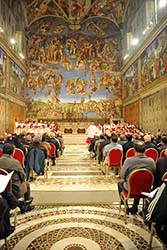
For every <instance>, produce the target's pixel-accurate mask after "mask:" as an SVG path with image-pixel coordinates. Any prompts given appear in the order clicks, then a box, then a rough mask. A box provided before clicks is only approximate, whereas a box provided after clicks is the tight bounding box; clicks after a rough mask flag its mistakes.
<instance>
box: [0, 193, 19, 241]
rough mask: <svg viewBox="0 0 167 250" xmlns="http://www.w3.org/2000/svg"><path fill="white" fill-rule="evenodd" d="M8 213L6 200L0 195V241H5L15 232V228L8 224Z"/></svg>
mask: <svg viewBox="0 0 167 250" xmlns="http://www.w3.org/2000/svg"><path fill="white" fill-rule="evenodd" d="M9 211H10V208H9V205H8V202H7V200H6V199H4V198H3V197H2V196H1V195H0V239H5V238H6V237H8V236H9V235H10V234H11V233H13V232H14V230H15V227H14V226H12V225H11V224H10V213H9Z"/></svg>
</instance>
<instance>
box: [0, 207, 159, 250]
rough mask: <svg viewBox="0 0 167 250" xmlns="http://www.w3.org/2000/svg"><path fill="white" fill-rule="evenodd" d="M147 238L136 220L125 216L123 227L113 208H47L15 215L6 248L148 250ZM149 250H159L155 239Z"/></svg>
mask: <svg viewBox="0 0 167 250" xmlns="http://www.w3.org/2000/svg"><path fill="white" fill-rule="evenodd" d="M149 237H150V232H149V231H148V229H147V228H146V227H145V226H144V225H143V222H142V219H141V218H140V217H134V216H129V217H128V223H127V224H125V223H124V220H123V213H122V212H121V213H119V210H118V208H117V207H115V206H110V205H101V206H97V205H94V206H52V207H51V206H48V207H35V209H34V210H33V211H31V212H29V213H26V214H25V215H18V220H17V227H16V230H15V232H14V233H13V234H12V235H11V236H10V237H9V238H8V245H9V250H143V249H144V250H149ZM153 249H155V250H160V249H162V246H161V243H160V242H159V241H158V240H157V239H156V238H154V240H153ZM0 250H5V246H4V242H3V241H0Z"/></svg>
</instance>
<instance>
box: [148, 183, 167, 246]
mask: <svg viewBox="0 0 167 250" xmlns="http://www.w3.org/2000/svg"><path fill="white" fill-rule="evenodd" d="M166 197H167V180H164V182H163V183H162V184H161V186H160V187H159V189H158V191H157V192H156V193H155V195H154V197H153V198H152V199H151V200H150V201H148V200H147V201H148V203H147V205H146V207H145V210H144V211H143V216H144V222H145V224H147V225H148V226H149V228H150V226H151V223H152V222H154V223H155V229H156V233H157V235H158V237H159V238H160V239H161V241H162V242H163V243H164V244H165V246H166V247H167V216H166V211H167V199H166ZM165 249H166V248H165Z"/></svg>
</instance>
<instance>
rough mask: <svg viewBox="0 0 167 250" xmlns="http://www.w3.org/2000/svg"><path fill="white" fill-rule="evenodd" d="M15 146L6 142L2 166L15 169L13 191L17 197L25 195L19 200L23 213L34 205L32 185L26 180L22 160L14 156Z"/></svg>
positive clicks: (0, 162) (0, 159)
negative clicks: (31, 193)
mask: <svg viewBox="0 0 167 250" xmlns="http://www.w3.org/2000/svg"><path fill="white" fill-rule="evenodd" d="M13 152H14V146H13V145H12V144H9V143H5V145H4V147H3V155H2V156H1V157H0V168H2V169H4V170H6V171H7V172H9V173H10V172H11V171H14V174H13V175H12V192H13V194H14V196H15V197H16V198H17V199H20V198H21V197H23V196H24V201H19V208H20V210H21V212H22V213H24V212H27V211H30V210H32V209H33V207H31V206H30V204H31V202H32V200H33V198H32V197H30V186H29V183H28V182H26V177H25V173H24V170H23V168H22V166H21V164H20V162H19V161H18V160H16V159H14V158H13V157H12V154H13Z"/></svg>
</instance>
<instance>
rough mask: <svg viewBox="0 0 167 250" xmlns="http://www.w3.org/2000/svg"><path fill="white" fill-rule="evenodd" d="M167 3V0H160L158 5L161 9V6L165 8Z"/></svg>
mask: <svg viewBox="0 0 167 250" xmlns="http://www.w3.org/2000/svg"><path fill="white" fill-rule="evenodd" d="M166 4H167V0H160V1H159V4H158V6H159V8H160V9H161V8H164V7H165V6H166Z"/></svg>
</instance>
